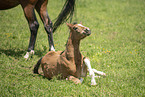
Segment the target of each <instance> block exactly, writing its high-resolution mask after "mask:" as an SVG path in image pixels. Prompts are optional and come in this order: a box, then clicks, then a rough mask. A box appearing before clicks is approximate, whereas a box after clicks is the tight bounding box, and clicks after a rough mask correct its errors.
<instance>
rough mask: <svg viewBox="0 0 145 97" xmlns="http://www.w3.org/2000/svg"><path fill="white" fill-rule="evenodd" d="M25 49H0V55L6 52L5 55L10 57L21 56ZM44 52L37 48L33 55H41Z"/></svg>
mask: <svg viewBox="0 0 145 97" xmlns="http://www.w3.org/2000/svg"><path fill="white" fill-rule="evenodd" d="M26 52H27V51H24V50H19V49H0V55H1V54H2V53H4V54H6V55H7V56H12V57H16V58H18V57H23V56H24V55H25V54H26ZM44 54H46V51H41V50H37V51H35V55H36V56H38V57H42V56H43V55H44Z"/></svg>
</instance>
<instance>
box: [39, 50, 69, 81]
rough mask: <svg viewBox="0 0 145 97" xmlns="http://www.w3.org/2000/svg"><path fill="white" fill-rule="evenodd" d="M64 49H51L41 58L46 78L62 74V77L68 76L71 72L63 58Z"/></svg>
mask: <svg viewBox="0 0 145 97" xmlns="http://www.w3.org/2000/svg"><path fill="white" fill-rule="evenodd" d="M62 54H63V52H62V51H57V52H55V51H49V52H48V53H47V54H46V55H45V56H44V57H43V58H42V60H41V67H42V70H43V73H44V76H45V77H46V78H49V79H51V78H52V77H53V76H57V75H59V74H61V78H60V79H63V78H66V77H67V76H68V75H69V73H68V70H67V68H65V66H64V65H65V64H66V63H65V62H64V60H62V58H61V57H62V56H63V55H62Z"/></svg>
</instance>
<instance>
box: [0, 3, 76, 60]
mask: <svg viewBox="0 0 145 97" xmlns="http://www.w3.org/2000/svg"><path fill="white" fill-rule="evenodd" d="M19 4H20V5H21V6H22V8H23V11H24V14H25V17H26V19H27V21H28V24H29V28H30V32H31V37H30V42H29V46H28V52H27V53H26V55H25V56H24V57H25V58H26V59H27V58H28V57H29V54H34V45H35V41H36V36H37V31H38V28H39V23H38V21H37V18H36V16H35V12H34V9H36V11H37V12H38V14H39V16H40V18H41V20H42V22H43V24H44V27H45V30H46V32H47V35H48V41H49V50H53V51H54V50H55V49H54V43H53V32H54V31H55V30H56V29H57V27H58V26H59V25H60V24H62V23H63V22H64V21H65V20H66V19H68V18H69V17H71V16H72V14H73V11H74V6H75V0H66V2H65V4H64V6H63V8H62V10H61V12H60V14H59V15H58V18H57V19H56V21H55V23H54V25H53V24H52V21H51V20H50V18H49V15H48V13H47V4H48V0H0V10H5V9H10V8H13V7H16V6H17V5H19ZM68 15H69V16H68Z"/></svg>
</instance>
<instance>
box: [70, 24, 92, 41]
mask: <svg viewBox="0 0 145 97" xmlns="http://www.w3.org/2000/svg"><path fill="white" fill-rule="evenodd" d="M67 26H68V27H69V29H70V30H71V32H72V33H73V35H74V38H75V39H83V38H85V37H86V36H89V35H90V34H91V30H90V29H89V28H88V27H85V26H83V25H82V24H69V23H67Z"/></svg>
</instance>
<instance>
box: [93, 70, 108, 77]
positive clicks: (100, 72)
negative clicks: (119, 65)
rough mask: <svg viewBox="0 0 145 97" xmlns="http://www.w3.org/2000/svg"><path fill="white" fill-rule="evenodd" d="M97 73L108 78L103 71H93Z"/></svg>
mask: <svg viewBox="0 0 145 97" xmlns="http://www.w3.org/2000/svg"><path fill="white" fill-rule="evenodd" d="M92 70H93V71H94V72H95V73H97V74H99V75H103V76H106V74H105V73H104V72H102V71H97V70H96V69H92Z"/></svg>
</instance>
